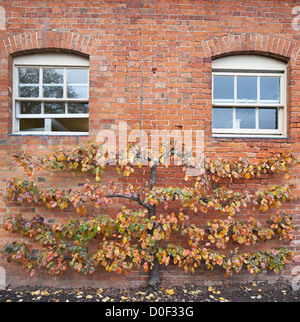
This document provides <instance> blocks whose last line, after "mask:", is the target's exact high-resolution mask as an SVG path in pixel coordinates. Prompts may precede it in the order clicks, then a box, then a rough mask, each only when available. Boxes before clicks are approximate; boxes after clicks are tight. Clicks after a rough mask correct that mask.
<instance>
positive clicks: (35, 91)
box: [19, 85, 39, 97]
mask: <svg viewBox="0 0 300 322" xmlns="http://www.w3.org/2000/svg"><path fill="white" fill-rule="evenodd" d="M19 97H39V86H38V85H36V86H19Z"/></svg>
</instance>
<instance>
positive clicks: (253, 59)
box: [212, 55, 286, 137]
mask: <svg viewBox="0 0 300 322" xmlns="http://www.w3.org/2000/svg"><path fill="white" fill-rule="evenodd" d="M212 68H213V75H212V76H213V86H212V96H213V97H212V105H213V113H212V114H213V122H212V132H213V136H224V137H226V136H237V137H246V136H247V137H248V136H254V137H255V136H256V137H262V136H266V137H283V136H286V63H284V62H282V61H278V60H275V59H273V58H267V57H261V56H254V55H241V56H230V57H224V58H219V59H216V60H214V61H213V63H212Z"/></svg>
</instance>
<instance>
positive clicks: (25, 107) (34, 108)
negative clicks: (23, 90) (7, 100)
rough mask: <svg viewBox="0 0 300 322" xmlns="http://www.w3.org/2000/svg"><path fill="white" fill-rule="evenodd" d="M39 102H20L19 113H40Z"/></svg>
mask: <svg viewBox="0 0 300 322" xmlns="http://www.w3.org/2000/svg"><path fill="white" fill-rule="evenodd" d="M41 110H42V109H41V103H40V102H20V113H21V114H41Z"/></svg>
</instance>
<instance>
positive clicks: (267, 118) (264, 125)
mask: <svg viewBox="0 0 300 322" xmlns="http://www.w3.org/2000/svg"><path fill="white" fill-rule="evenodd" d="M259 128H260V129H262V130H277V129H278V111H277V108H260V109H259Z"/></svg>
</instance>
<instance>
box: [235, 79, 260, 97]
mask: <svg viewBox="0 0 300 322" xmlns="http://www.w3.org/2000/svg"><path fill="white" fill-rule="evenodd" d="M237 102H238V103H256V102H257V77H250V76H238V77H237Z"/></svg>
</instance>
